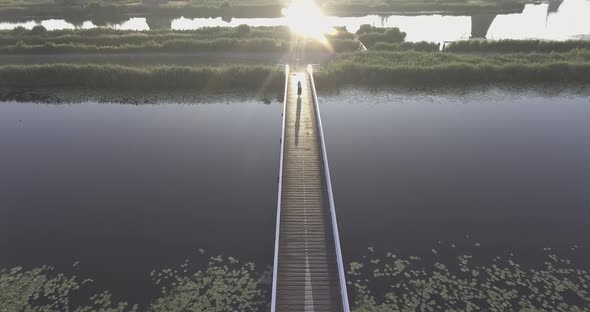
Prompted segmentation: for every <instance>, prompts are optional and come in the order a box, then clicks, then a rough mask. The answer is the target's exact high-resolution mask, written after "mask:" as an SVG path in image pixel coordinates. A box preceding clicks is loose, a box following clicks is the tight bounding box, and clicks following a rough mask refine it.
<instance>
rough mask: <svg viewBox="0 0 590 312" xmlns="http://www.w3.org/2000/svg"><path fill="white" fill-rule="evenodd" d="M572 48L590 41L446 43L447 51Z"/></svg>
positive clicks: (555, 50)
mask: <svg viewBox="0 0 590 312" xmlns="http://www.w3.org/2000/svg"><path fill="white" fill-rule="evenodd" d="M574 49H590V41H585V40H568V41H545V40H510V39H507V40H495V41H494V40H463V41H456V42H453V43H450V44H448V45H447V46H446V47H445V51H449V52H500V53H506V52H526V53H530V52H567V51H571V50H574Z"/></svg>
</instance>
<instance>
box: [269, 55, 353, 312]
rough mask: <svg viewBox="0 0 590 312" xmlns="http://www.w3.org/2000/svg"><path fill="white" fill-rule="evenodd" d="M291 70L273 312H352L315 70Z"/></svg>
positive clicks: (288, 85)
mask: <svg viewBox="0 0 590 312" xmlns="http://www.w3.org/2000/svg"><path fill="white" fill-rule="evenodd" d="M285 72H286V73H285V76H286V81H285V99H284V104H283V105H284V107H283V129H282V138H281V156H280V171H279V194H278V202H277V223H276V224H277V225H276V236H275V253H274V268H273V281H272V303H271V312H275V311H279V312H283V311H318V312H319V311H345V312H348V311H349V306H348V296H347V293H346V279H345V275H344V267H343V263H342V252H341V251H340V239H339V236H338V225H337V222H336V212H335V209H334V199H333V196H332V184H331V180H330V170H329V166H328V158H327V156H326V145H325V142H324V134H323V130H322V120H321V117H320V111H319V106H318V101H317V95H316V91H315V83H314V80H313V68H312V67H311V66H308V68H307V71H305V70H303V71H294V72H290V70H289V66H286V70H285ZM298 82H301V84H302V94H301V96H300V97H299V96H298V95H297V83H298Z"/></svg>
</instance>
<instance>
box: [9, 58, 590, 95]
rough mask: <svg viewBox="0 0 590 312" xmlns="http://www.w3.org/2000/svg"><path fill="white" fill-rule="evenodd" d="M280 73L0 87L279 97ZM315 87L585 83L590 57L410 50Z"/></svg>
mask: <svg viewBox="0 0 590 312" xmlns="http://www.w3.org/2000/svg"><path fill="white" fill-rule="evenodd" d="M282 70H283V69H282V68H281V67H279V66H264V65H233V66H218V67H190V66H183V67H179V66H161V65H160V66H119V65H72V64H51V65H7V66H0V85H2V86H5V87H9V88H39V87H65V88H76V87H86V88H98V89H119V90H127V89H131V90H134V89H150V90H175V89H194V90H201V89H212V90H232V89H251V90H260V89H261V88H262V89H267V88H274V90H280V88H281V87H282V84H283V72H282ZM316 80H317V85H318V87H320V88H329V87H338V86H341V85H346V84H354V85H366V86H373V85H403V84H426V83H460V84H473V83H488V82H558V81H559V82H564V81H565V82H567V81H572V82H573V81H590V51H586V50H576V51H572V52H568V53H553V54H530V55H529V54H512V55H502V56H493V57H485V56H468V55H458V54H450V53H426V52H415V51H409V52H367V53H350V54H343V55H341V56H338V57H336V58H335V59H334V60H333V61H330V62H329V63H327V64H326V65H325V66H323V67H322V69H321V70H320V71H318V72H317V74H316Z"/></svg>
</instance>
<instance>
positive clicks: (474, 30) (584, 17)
mask: <svg viewBox="0 0 590 312" xmlns="http://www.w3.org/2000/svg"><path fill="white" fill-rule="evenodd" d="M589 16H590V0H564V1H563V2H562V3H561V4H557V3H555V4H551V5H550V4H547V3H545V4H527V5H526V6H525V9H524V11H523V12H522V13H516V14H500V15H495V14H484V15H477V16H449V15H415V16H404V15H391V16H386V17H384V16H378V15H367V16H362V17H334V16H328V17H326V19H327V20H328V21H329V23H330V24H332V25H334V26H346V27H347V28H348V30H349V31H356V30H357V29H358V27H359V26H360V25H362V24H371V25H375V26H383V27H393V26H395V27H399V28H400V29H401V30H403V31H405V32H407V33H408V36H407V40H408V41H434V42H443V41H455V40H460V39H467V38H469V37H487V38H489V39H527V38H536V39H552V40H566V39H579V38H587V37H588V36H590V18H589ZM37 24H41V25H43V26H45V27H46V28H47V29H68V28H69V29H73V28H93V27H96V25H94V24H93V23H92V22H91V21H86V22H84V23H81V24H78V25H74V24H72V23H69V22H67V21H65V20H63V19H51V20H44V21H40V22H35V21H29V22H24V23H10V22H4V23H2V22H0V29H12V28H15V27H17V26H23V27H26V28H32V27H33V26H35V25H37ZM241 24H248V25H252V26H276V25H287V20H286V19H285V18H234V19H232V20H231V21H229V22H227V21H224V20H222V18H221V17H220V18H195V19H188V18H184V17H180V18H176V19H173V20H164V21H162V20H154V21H152V20H148V19H146V18H131V19H129V20H128V21H125V22H123V23H121V24H114V25H110V26H109V27H113V28H117V29H127V30H149V29H150V28H153V29H156V28H158V29H162V28H164V29H165V28H168V29H178V30H186V29H197V28H201V27H207V26H238V25H241ZM150 25H152V26H150Z"/></svg>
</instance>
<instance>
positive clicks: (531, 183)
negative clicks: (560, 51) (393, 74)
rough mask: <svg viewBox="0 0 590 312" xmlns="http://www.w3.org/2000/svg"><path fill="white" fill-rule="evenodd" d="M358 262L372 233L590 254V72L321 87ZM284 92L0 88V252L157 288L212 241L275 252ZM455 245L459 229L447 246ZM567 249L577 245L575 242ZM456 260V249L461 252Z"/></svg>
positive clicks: (430, 246) (408, 246) (135, 287)
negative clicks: (575, 76) (95, 98)
mask: <svg viewBox="0 0 590 312" xmlns="http://www.w3.org/2000/svg"><path fill="white" fill-rule="evenodd" d="M320 102H321V108H322V117H323V123H324V130H325V132H326V133H325V134H326V140H327V141H326V142H327V146H328V155H329V161H330V167H331V172H332V179H333V186H334V195H335V204H336V209H337V212H338V221H339V227H340V235H341V240H342V243H343V245H342V249H343V252H344V257H345V262H350V261H356V260H358V259H360V258H362V257H363V255H365V254H366V253H367V247H369V246H371V247H375V249H378V250H381V251H391V252H395V253H397V254H399V255H401V256H410V255H416V256H426V255H432V252H431V250H434V249H436V250H440V248H442V246H447V247H449V246H453V248H454V247H455V246H456V247H457V249H458V252H461V251H463V250H469V253H471V254H474V255H478V256H482V257H484V258H488V259H491V258H493V257H495V256H498V255H503V254H506V253H514V254H516V256H518V257H519V260H522V261H521V263H525V264H527V263H534V261H535V260H537V261H538V260H539V259H542V258H541V256H540V255H541V254H542V253H543V252H544V250H545V249H546V248H552V249H553V250H559V251H569V250H570V249H571V248H572V246H577V247H579V248H578V251H577V256H576V257H572V258H573V260H574V261H575V262H574V263H575V265H576V266H580V267H585V268H587V267H588V263H590V248H589V247H590V227H588V220H589V217H590V211H589V210H588V207H590V195H588V189H589V187H590V167H589V166H587V161H588V159H590V144H588V142H590V123H589V122H588V116H590V89H588V88H587V87H580V88H578V89H576V88H574V87H568V88H564V89H563V90H562V89H561V88H560V87H559V86H556V87H551V86H549V87H544V88H536V89H523V90H518V89H514V88H500V87H497V88H494V87H490V88H479V89H452V88H451V89H428V88H425V89H421V90H409V89H388V90H366V89H350V90H345V91H341V92H339V93H336V92H320ZM281 110H282V105H281V103H279V102H277V101H274V102H273V103H272V104H270V105H265V104H263V103H262V102H260V101H257V100H254V96H252V97H249V96H244V97H228V98H216V97H214V98H212V99H208V100H205V101H204V102H203V103H199V104H178V103H163V104H161V105H123V104H109V103H102V104H99V103H92V102H87V103H81V104H71V105H66V104H63V105H47V104H31V103H0V151H1V154H0V155H1V156H0V157H1V158H0V159H1V161H0V173H1V174H0V234H1V235H0V251H1V252H0V254H1V255H2V256H0V268H9V267H13V266H24V267H25V268H30V267H36V266H40V265H52V266H56V269H57V270H58V272H59V271H64V270H65V271H67V270H71V268H72V264H73V263H75V262H78V261H79V264H78V265H77V266H76V268H75V273H76V274H77V275H78V276H81V277H90V278H93V279H94V280H95V283H96V285H97V288H98V289H99V290H101V289H109V290H110V291H112V292H113V293H114V295H115V298H116V299H117V300H124V301H128V302H138V303H147V302H148V301H149V300H150V298H151V297H152V296H154V295H156V294H157V289H156V287H154V286H153V284H152V280H151V278H150V276H149V273H150V271H152V270H153V269H157V268H162V267H167V266H175V265H178V264H179V263H182V261H183V260H184V259H185V258H187V257H189V256H190V255H191V254H194V253H195V252H196V251H197V250H198V249H200V248H203V249H205V250H207V251H208V252H210V253H212V254H217V253H222V254H224V255H228V256H234V257H237V258H238V259H240V260H245V261H253V262H255V263H256V264H257V267H259V268H261V269H263V268H265V267H266V266H267V265H270V264H271V263H272V253H273V248H274V230H275V228H274V226H275V224H274V221H275V211H276V194H277V185H276V182H277V173H278V156H279V137H280V129H281ZM449 248H450V247H449ZM566 255H568V254H566ZM455 260H456V258H455Z"/></svg>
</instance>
